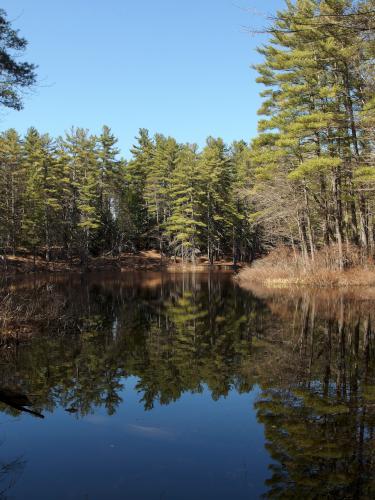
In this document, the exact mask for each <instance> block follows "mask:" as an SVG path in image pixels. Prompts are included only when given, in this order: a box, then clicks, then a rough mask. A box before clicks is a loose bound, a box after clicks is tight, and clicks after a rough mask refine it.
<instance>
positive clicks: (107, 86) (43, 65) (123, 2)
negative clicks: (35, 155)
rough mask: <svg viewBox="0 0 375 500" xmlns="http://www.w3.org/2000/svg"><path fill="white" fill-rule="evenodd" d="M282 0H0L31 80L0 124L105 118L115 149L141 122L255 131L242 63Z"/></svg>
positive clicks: (54, 125) (201, 136)
mask: <svg viewBox="0 0 375 500" xmlns="http://www.w3.org/2000/svg"><path fill="white" fill-rule="evenodd" d="M283 4H284V2H283V0H107V1H106V2H102V1H100V0H63V1H51V0H3V1H2V3H1V7H2V8H4V9H5V10H6V11H7V13H8V16H9V18H10V19H12V20H13V25H14V26H15V27H17V28H19V29H20V32H21V34H22V35H23V36H25V37H26V38H27V39H28V40H29V47H28V50H27V54H26V57H25V59H26V60H28V61H30V62H35V63H36V64H38V66H39V69H38V75H39V86H38V88H37V89H36V91H34V92H33V93H32V94H30V95H29V96H27V98H26V100H25V109H24V110H23V111H21V112H15V111H9V112H8V111H7V112H6V113H3V114H2V116H1V122H0V127H1V129H2V130H4V129H6V128H9V127H14V128H16V129H17V130H18V131H20V132H21V133H23V132H24V131H25V130H26V129H27V128H28V127H29V126H31V125H33V126H35V127H37V128H38V129H39V130H40V131H41V132H49V133H50V134H52V135H59V134H62V133H63V132H64V131H65V130H67V129H69V128H70V127H71V126H72V125H74V126H82V127H86V128H89V129H90V130H91V131H92V132H94V133H96V132H98V131H99V130H100V128H101V126H102V125H103V124H107V125H109V126H110V127H111V128H112V130H113V132H114V133H115V134H116V136H117V137H118V138H119V144H120V147H121V149H122V152H123V154H124V156H128V151H127V150H128V149H129V147H130V146H131V144H132V143H133V138H134V136H135V135H136V134H137V130H138V129H139V128H140V127H146V128H148V129H149V130H150V131H151V132H152V133H154V132H161V133H163V134H166V135H173V136H174V137H176V139H177V140H179V141H181V142H197V143H198V144H200V145H202V144H203V143H204V141H205V138H206V137H207V136H208V135H213V136H221V137H223V138H224V140H225V141H227V142H230V141H232V140H233V139H245V140H249V139H250V138H251V137H253V136H254V135H255V134H256V122H257V114H256V111H257V108H258V107H259V104H260V99H259V96H258V93H259V90H260V88H259V85H257V84H256V83H255V76H256V75H255V72H254V71H253V70H251V69H250V65H251V64H254V63H256V62H258V61H259V56H258V54H257V53H256V51H255V47H256V46H257V45H259V44H260V43H261V42H262V38H260V37H259V36H258V37H253V36H250V35H249V34H248V33H246V32H245V30H244V27H245V26H252V27H256V26H263V25H265V24H266V20H265V18H264V17H262V16H261V15H259V14H260V13H272V12H274V11H275V10H276V9H277V8H280V7H282V5H283Z"/></svg>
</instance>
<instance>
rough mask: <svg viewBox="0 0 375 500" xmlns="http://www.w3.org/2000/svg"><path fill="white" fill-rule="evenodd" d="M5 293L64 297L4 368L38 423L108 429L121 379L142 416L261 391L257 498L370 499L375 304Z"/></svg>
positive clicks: (203, 286)
mask: <svg viewBox="0 0 375 500" xmlns="http://www.w3.org/2000/svg"><path fill="white" fill-rule="evenodd" d="M12 286H13V289H12V290H13V293H14V297H15V300H16V301H17V300H19V301H20V302H21V301H23V300H24V299H25V296H27V297H34V299H33V300H34V301H35V302H36V303H35V308H36V309H37V308H38V305H37V301H38V300H39V301H41V303H43V304H45V303H46V300H45V298H44V297H43V296H44V294H47V293H48V294H50V295H51V286H52V289H53V294H52V296H53V297H55V296H56V297H59V301H58V302H57V303H58V304H60V305H59V307H58V308H57V309H58V310H56V307H54V308H53V315H54V316H53V318H52V319H51V317H49V318H48V314H47V315H45V317H43V315H40V316H39V321H38V322H37V323H36V322H35V321H34V323H31V322H30V325H29V327H30V329H32V328H34V329H35V332H36V335H35V337H34V339H33V340H32V341H31V342H28V343H27V345H23V344H22V343H20V344H17V343H16V344H14V345H13V346H12V348H11V349H8V350H7V357H6V358H5V357H4V356H3V357H4V359H3V363H2V364H1V365H0V383H1V386H2V387H3V388H7V390H17V391H18V392H20V393H24V394H26V395H28V396H29V398H30V399H31V401H32V403H33V411H34V410H35V411H36V412H38V413H43V414H44V413H47V414H48V412H52V411H53V410H54V408H56V407H59V406H62V407H64V408H65V409H66V410H67V411H70V412H71V413H74V414H75V415H76V417H77V418H80V417H82V416H84V415H87V414H88V413H92V412H94V411H95V409H96V408H97V407H99V406H104V407H105V408H106V409H107V412H108V414H109V415H111V414H113V413H114V412H115V411H116V409H117V408H118V406H119V404H120V403H121V401H122V399H121V398H122V397H126V391H124V386H125V385H126V378H127V377H129V376H135V377H137V380H138V384H137V390H138V391H139V400H140V403H141V404H142V405H143V406H144V408H145V409H146V410H151V409H152V408H153V406H154V404H155V402H158V403H160V404H162V405H167V404H169V403H170V402H172V401H176V400H178V399H179V398H180V397H181V395H182V394H183V393H184V392H192V393H196V392H201V391H202V390H203V388H204V387H207V388H208V390H209V391H210V393H211V395H212V398H213V399H218V398H220V397H222V396H226V395H228V394H229V392H230V391H233V390H236V391H238V392H241V393H247V392H250V391H251V390H252V388H253V387H255V386H257V387H258V388H259V390H260V393H259V397H258V399H257V402H256V413H257V418H258V422H259V423H261V424H263V425H264V428H265V437H266V442H267V443H266V446H267V449H268V451H269V453H270V456H271V457H272V461H271V465H270V473H269V479H268V481H267V494H266V497H269V498H301V497H306V498H374V497H375V484H374V477H375V476H374V472H375V470H374V452H375V441H374V425H375V411H374V410H375V385H374V362H373V359H374V332H373V326H372V325H374V318H373V314H374V313H373V310H374V307H373V306H374V304H375V297H374V299H372V298H371V295H369V294H371V291H366V295H364V296H363V297H361V296H359V294H358V293H356V294H354V295H352V294H350V293H348V292H347V293H337V292H336V293H328V292H319V293H306V292H301V293H297V292H293V293H288V292H285V291H284V292H278V293H277V292H274V293H269V292H266V291H264V290H255V292H254V294H250V293H248V292H245V291H242V290H241V289H239V288H238V287H237V286H236V285H235V284H234V283H233V282H232V280H231V276H229V275H228V276H224V277H223V276H221V277H220V276H216V275H215V274H212V275H208V274H204V275H191V274H190V275H176V276H168V277H167V276H163V275H158V274H155V275H154V274H147V275H146V276H142V275H137V274H135V273H133V274H129V275H126V276H122V277H113V276H105V275H101V276H99V277H97V276H91V277H89V278H84V277H77V276H75V277H71V278H69V279H66V278H65V279H63V278H57V277H54V278H53V281H52V282H51V279H50V280H49V282H48V285H46V282H45V281H43V280H42V279H40V280H39V281H37V280H34V281H33V282H32V283H30V282H28V283H19V284H18V285H17V286H14V285H12ZM36 291H37V293H36ZM361 293H362V292H361ZM363 293H364V292H363ZM369 297H370V298H369ZM35 332H34V333H35ZM0 408H1V410H2V411H4V412H7V413H10V414H17V413H18V412H19V409H17V408H15V407H14V405H13V406H9V404H6V402H3V403H0Z"/></svg>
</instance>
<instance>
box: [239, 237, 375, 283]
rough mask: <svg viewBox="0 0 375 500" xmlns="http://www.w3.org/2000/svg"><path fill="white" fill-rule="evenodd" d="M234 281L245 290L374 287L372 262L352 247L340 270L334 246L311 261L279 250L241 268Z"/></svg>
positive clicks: (319, 253) (282, 249)
mask: <svg viewBox="0 0 375 500" xmlns="http://www.w3.org/2000/svg"><path fill="white" fill-rule="evenodd" d="M236 279H237V281H238V283H239V284H240V285H241V286H242V287H244V288H248V289H252V288H253V287H254V285H257V284H261V285H263V286H267V287H274V288H284V287H290V286H312V287H349V286H373V285H375V263H374V260H373V259H370V258H368V257H367V256H364V255H363V254H362V253H361V251H360V249H357V248H355V247H347V248H346V251H345V267H344V269H340V265H339V256H338V249H337V248H336V247H335V246H334V245H332V246H330V247H328V248H323V249H321V250H319V251H317V252H316V253H315V255H314V258H313V259H311V257H309V258H306V257H305V256H303V255H302V254H301V253H300V252H297V251H293V250H292V249H289V248H286V247H280V248H276V249H275V250H273V251H272V252H270V253H269V254H268V255H267V256H266V257H264V258H262V259H259V260H258V261H256V262H254V263H253V265H252V266H248V267H245V268H244V269H242V270H241V271H240V273H239V275H238V276H237V278H236Z"/></svg>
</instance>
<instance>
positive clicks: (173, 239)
mask: <svg viewBox="0 0 375 500" xmlns="http://www.w3.org/2000/svg"><path fill="white" fill-rule="evenodd" d="M199 167H200V166H199V163H198V154H197V147H196V146H195V145H189V144H188V145H185V146H183V147H181V149H180V151H179V154H178V157H177V161H176V167H175V169H174V171H173V174H172V177H171V179H170V189H169V196H170V199H171V214H170V216H169V217H168V219H167V221H166V222H165V230H166V233H167V235H168V237H169V240H170V246H171V247H172V248H173V251H174V253H175V254H178V255H181V257H182V260H183V261H184V260H185V259H191V260H192V261H193V262H194V261H195V258H196V255H197V254H198V253H199V252H200V248H201V246H202V241H203V235H202V232H203V231H204V229H205V228H206V224H205V222H203V207H202V197H203V194H204V191H203V189H204V188H203V179H202V175H201V171H200V168H199Z"/></svg>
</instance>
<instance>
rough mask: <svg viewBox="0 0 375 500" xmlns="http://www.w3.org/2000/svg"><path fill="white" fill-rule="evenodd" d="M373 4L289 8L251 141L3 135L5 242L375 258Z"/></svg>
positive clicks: (312, 3) (73, 249)
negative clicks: (129, 143)
mask: <svg viewBox="0 0 375 500" xmlns="http://www.w3.org/2000/svg"><path fill="white" fill-rule="evenodd" d="M374 29H375V2H374V0H363V1H354V0H298V1H296V2H292V1H290V0H287V1H286V6H285V9H284V10H282V11H279V12H277V13H276V14H275V15H274V17H272V18H270V23H269V26H268V27H265V28H264V30H262V31H261V32H262V33H263V34H267V35H268V37H267V40H268V41H267V42H266V43H265V44H264V45H262V46H260V47H259V49H258V51H259V53H260V54H261V56H262V58H263V62H262V63H260V64H258V65H256V66H255V69H256V71H257V73H258V78H257V81H258V83H259V84H260V88H261V96H262V98H263V104H262V106H261V108H260V110H259V115H260V117H261V118H260V120H259V123H258V129H259V135H258V136H257V137H256V138H255V139H253V140H252V141H251V142H250V143H246V142H245V141H237V142H234V143H233V144H231V145H229V146H228V145H226V144H225V142H224V141H223V140H222V139H220V138H213V137H209V138H208V139H207V142H206V145H205V146H204V147H203V148H199V147H198V146H197V145H195V144H180V143H178V142H177V141H176V140H175V139H174V138H172V137H166V136H164V135H162V134H155V135H153V136H151V135H150V134H149V132H148V131H147V130H146V129H141V130H140V131H139V134H138V137H137V138H136V141H135V144H134V146H133V147H132V149H131V151H130V153H131V155H130V158H129V159H128V160H125V159H124V158H122V157H121V156H120V152H119V150H118V148H117V146H116V142H117V140H116V137H115V136H114V134H113V133H112V131H111V130H110V129H109V128H108V127H106V126H104V127H103V129H102V132H101V134H100V135H92V134H91V133H90V132H89V131H88V130H86V129H82V128H72V129H71V130H70V131H69V132H67V133H66V134H65V136H63V137H57V138H52V137H50V136H49V135H48V134H45V133H41V132H39V131H37V130H36V129H35V128H30V129H29V130H28V132H27V133H26V135H25V136H24V137H21V136H20V135H19V134H18V133H17V132H16V131H15V130H7V131H5V132H3V133H2V134H1V136H0V169H1V176H0V246H1V248H2V252H3V255H4V256H6V255H8V254H14V255H15V254H17V252H29V253H30V254H33V255H36V254H37V255H43V256H44V257H45V259H46V260H50V259H57V258H62V259H72V258H74V257H79V258H80V260H81V262H82V263H85V262H87V260H88V258H89V257H90V256H97V255H106V254H108V255H118V254H121V252H137V251H139V250H143V249H156V250H158V251H160V252H161V254H164V255H166V256H179V257H181V258H182V260H189V261H192V262H194V261H195V260H196V259H197V258H199V257H200V256H206V257H207V259H208V261H209V262H211V263H213V262H214V261H215V260H216V259H220V258H222V257H225V256H227V257H228V256H230V257H231V258H232V259H233V262H234V263H237V262H238V261H252V260H253V259H254V258H255V257H258V256H260V255H262V253H264V252H266V251H268V250H270V249H272V248H274V247H275V246H277V245H286V246H288V247H290V248H291V249H293V251H294V253H295V254H296V253H297V252H298V254H299V255H300V256H301V257H302V259H303V261H304V262H305V263H306V264H307V263H309V262H310V263H311V262H314V260H315V258H316V254H317V252H319V250H320V249H322V248H326V247H329V246H334V247H335V249H337V255H338V256H337V266H338V268H340V269H343V268H345V267H346V266H347V265H348V262H349V260H348V257H347V254H348V252H349V251H350V249H352V248H355V249H358V251H360V253H361V255H363V256H365V257H366V258H368V257H370V258H372V257H373V255H374V251H375V224H374V215H375V213H374V208H375V196H374V186H375V168H374V166H375V165H374V140H375V136H374V123H375V78H374V76H375V75H374V55H375V38H374Z"/></svg>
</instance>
